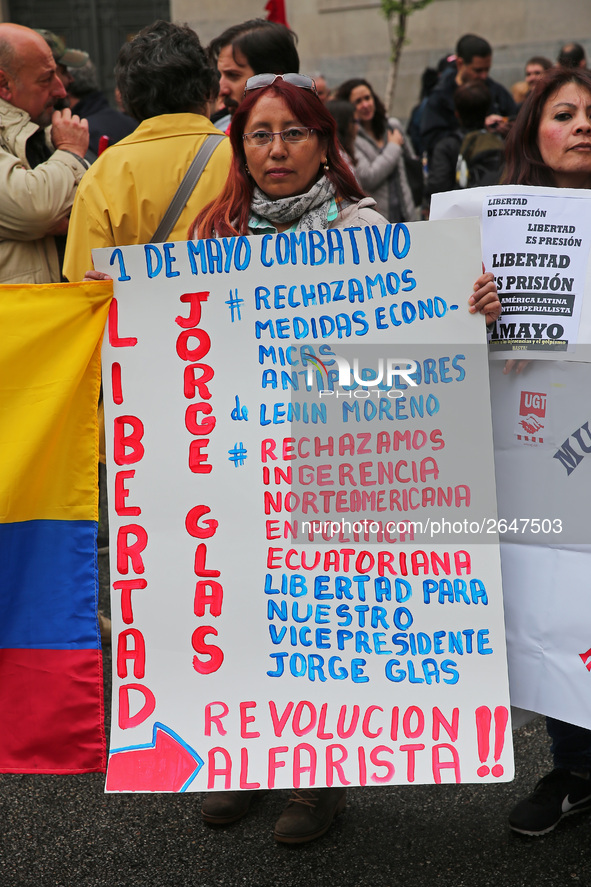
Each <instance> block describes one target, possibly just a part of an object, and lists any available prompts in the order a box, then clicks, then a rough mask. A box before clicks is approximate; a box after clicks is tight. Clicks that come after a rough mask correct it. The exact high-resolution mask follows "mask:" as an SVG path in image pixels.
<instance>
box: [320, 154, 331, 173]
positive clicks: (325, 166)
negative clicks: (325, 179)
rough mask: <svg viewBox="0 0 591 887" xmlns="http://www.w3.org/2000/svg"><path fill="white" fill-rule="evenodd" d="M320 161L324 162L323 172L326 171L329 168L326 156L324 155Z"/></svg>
mask: <svg viewBox="0 0 591 887" xmlns="http://www.w3.org/2000/svg"><path fill="white" fill-rule="evenodd" d="M322 162H323V163H324V172H328V170H329V169H330V167H329V165H328V158H326V157H325V158H324V160H323V161H322Z"/></svg>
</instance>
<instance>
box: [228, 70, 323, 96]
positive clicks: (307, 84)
mask: <svg viewBox="0 0 591 887" xmlns="http://www.w3.org/2000/svg"><path fill="white" fill-rule="evenodd" d="M276 80H284V81H285V83H291V85H292V86H299V88H300V89H309V90H311V92H313V93H314V95H318V90H317V89H316V83H315V81H314V80H312V78H311V77H306V75H305V74H255V75H254V77H249V78H248V80H247V81H246V86H245V87H244V95H246V93H247V92H249V91H250V90H251V89H263V88H264V87H265V86H273V84H274V83H275V81H276Z"/></svg>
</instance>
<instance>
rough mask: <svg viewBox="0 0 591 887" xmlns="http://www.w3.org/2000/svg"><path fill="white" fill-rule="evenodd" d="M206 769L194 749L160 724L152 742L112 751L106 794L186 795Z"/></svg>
mask: <svg viewBox="0 0 591 887" xmlns="http://www.w3.org/2000/svg"><path fill="white" fill-rule="evenodd" d="M202 767H203V760H202V759H201V758H200V757H199V755H198V754H197V752H196V751H195V750H194V749H192V748H191V746H189V745H187V743H186V742H184V740H182V739H181V737H180V736H178V735H177V734H176V733H175V732H174V731H173V730H171V729H170V727H165V726H164V724H159V723H158V722H156V723H155V724H154V732H153V734H152V742H151V743H148V744H147V745H136V746H130V747H129V748H117V749H113V750H112V751H111V754H110V756H109V768H108V771H107V784H106V791H108V792H109V791H111V792H184V791H186V790H187V788H188V787H189V785H190V784H191V783H192V782H193V780H194V779H195V777H196V776H197V774H198V773H199V771H200V770H201V768H202Z"/></svg>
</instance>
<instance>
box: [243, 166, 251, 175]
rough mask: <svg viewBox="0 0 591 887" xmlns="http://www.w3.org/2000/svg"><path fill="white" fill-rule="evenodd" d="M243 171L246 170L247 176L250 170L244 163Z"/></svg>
mask: <svg viewBox="0 0 591 887" xmlns="http://www.w3.org/2000/svg"><path fill="white" fill-rule="evenodd" d="M244 169H245V170H246V175H247V176H249V175H250V170H249V168H248V165H247V164H246V163H245V164H244Z"/></svg>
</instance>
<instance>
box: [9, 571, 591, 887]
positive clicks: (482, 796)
mask: <svg viewBox="0 0 591 887" xmlns="http://www.w3.org/2000/svg"><path fill="white" fill-rule="evenodd" d="M99 561H100V567H101V571H100V575H101V600H102V603H103V604H104V603H105V602H106V597H105V596H106V592H107V587H108V578H107V563H106V562H107V555H106V554H101V555H100V557H99ZM110 664H111V663H110V651H108V652H107V653H106V654H105V671H106V673H108V672H109V670H110ZM107 680H108V679H107ZM515 743H516V763H517V778H516V780H515V782H513V783H508V784H507V783H505V784H502V785H487V786H472V785H467V786H462V787H456V786H442V787H434V786H417V787H412V788H406V787H405V788H365V789H353V790H350V792H349V803H348V806H347V810H346V811H345V813H344V814H343V815H342V816H340V817H339V818H338V819H337V820H336V822H335V825H334V826H333V828H332V829H331V830H330V831H329V832H328V833H327V835H325V836H324V837H323V838H321V839H320V840H318V841H316V842H314V843H312V844H309V845H306V846H303V847H300V848H297V847H294V848H290V847H285V846H282V845H277V844H276V843H275V842H274V840H273V838H272V829H273V823H274V820H275V818H276V817H277V816H278V815H279V812H280V810H281V807H282V804H283V801H284V798H285V793H281V792H277V793H274V792H273V793H269V794H267V795H265V796H264V797H263V798H262V800H261V801H260V803H259V804H258V805H257V806H256V807H255V809H254V810H253V812H252V814H251V815H250V816H249V817H247V818H246V819H244V820H242V821H241V822H239V823H237V824H236V825H234V826H232V827H230V828H226V829H221V830H219V829H217V830H216V829H211V828H208V827H206V826H204V825H203V823H202V822H201V818H200V815H199V808H200V798H201V796H200V795H197V794H185V795H162V794H161V795H153V796H149V795H104V794H103V785H104V777H103V776H101V775H100V774H94V775H87V776H71V777H65V776H0V814H1V821H2V832H1V834H2V837H1V839H0V848H1V849H0V887H29V885H30V887H33V885H34V887H173V885H174V887H218V885H222V887H238V885H241V887H251V885H252V887H279V885H281V887H312V885H313V887H399V885H404V887H406V885H408V887H464V885H465V887H489V885H491V887H492V885H502V887H530V885H531V887H544V885H557V887H558V885H560V887H561V885H567V884H568V885H570V884H577V883H581V884H583V883H586V884H588V883H589V881H590V876H591V866H590V865H589V843H590V842H589V836H590V832H591V816H588V817H587V816H584V815H583V816H580V817H572V818H571V819H569V820H567V821H565V822H563V823H562V824H561V826H560V827H559V828H558V829H557V830H556V831H555V832H554V833H552V834H550V835H548V836H546V837H545V838H537V839H533V838H529V839H527V838H521V837H520V836H518V835H514V834H512V833H510V832H509V830H508V828H507V826H506V815H507V812H508V810H509V809H510V808H511V806H512V804H513V803H514V802H515V801H516V800H517V799H519V798H520V797H521V796H522V795H523V794H524V793H527V792H528V791H529V788H530V787H531V786H532V785H533V783H534V782H535V780H536V779H537V778H538V777H539V776H540V775H542V774H543V773H544V772H545V771H546V770H547V769H549V758H548V754H547V742H546V734H545V730H544V724H543V721H542V720H541V719H538V720H536V721H535V722H533V723H531V724H529V725H527V726H526V727H523V728H522V729H521V730H519V731H517V732H516V734H515Z"/></svg>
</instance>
